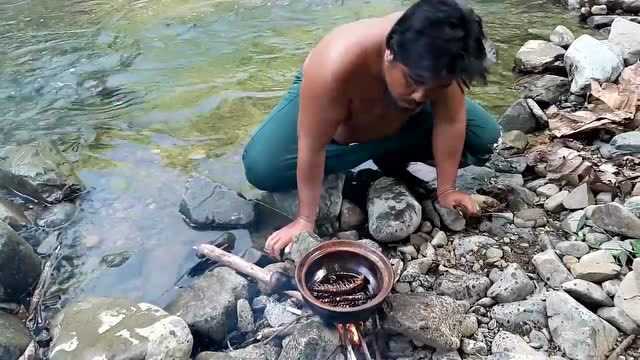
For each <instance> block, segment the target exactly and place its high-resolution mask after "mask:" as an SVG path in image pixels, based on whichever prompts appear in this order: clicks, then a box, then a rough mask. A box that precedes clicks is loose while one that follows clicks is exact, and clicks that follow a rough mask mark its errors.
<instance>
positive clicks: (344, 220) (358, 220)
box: [340, 199, 366, 231]
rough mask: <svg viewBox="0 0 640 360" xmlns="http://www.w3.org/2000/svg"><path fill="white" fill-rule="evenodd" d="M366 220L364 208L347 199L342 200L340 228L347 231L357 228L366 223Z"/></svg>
mask: <svg viewBox="0 0 640 360" xmlns="http://www.w3.org/2000/svg"><path fill="white" fill-rule="evenodd" d="M365 220H366V218H365V214H364V212H363V211H362V209H360V208H359V207H358V206H357V205H355V204H354V203H352V202H351V201H349V200H347V199H344V200H342V208H341V209H340V230H343V231H347V230H351V229H355V228H357V227H359V226H360V225H362V224H364V222H365Z"/></svg>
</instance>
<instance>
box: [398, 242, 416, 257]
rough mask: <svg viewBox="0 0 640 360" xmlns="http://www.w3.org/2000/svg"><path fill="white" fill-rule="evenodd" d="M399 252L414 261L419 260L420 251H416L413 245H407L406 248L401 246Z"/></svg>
mask: <svg viewBox="0 0 640 360" xmlns="http://www.w3.org/2000/svg"><path fill="white" fill-rule="evenodd" d="M398 251H399V252H400V253H402V254H405V255H407V256H409V257H410V258H412V259H417V258H418V251H417V250H416V248H415V246H413V245H406V246H400V247H399V248H398Z"/></svg>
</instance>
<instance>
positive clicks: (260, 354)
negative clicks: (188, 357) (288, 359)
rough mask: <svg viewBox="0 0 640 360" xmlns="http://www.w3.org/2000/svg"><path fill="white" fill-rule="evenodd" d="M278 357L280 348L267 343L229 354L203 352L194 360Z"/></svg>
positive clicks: (270, 358) (275, 359)
mask: <svg viewBox="0 0 640 360" xmlns="http://www.w3.org/2000/svg"><path fill="white" fill-rule="evenodd" d="M279 355H280V348H279V347H277V346H276V345H274V344H273V343H272V342H267V343H265V344H254V345H251V346H247V347H246V348H243V349H238V350H233V351H229V352H213V351H205V352H201V353H200V354H198V356H196V358H195V360H278V356H279Z"/></svg>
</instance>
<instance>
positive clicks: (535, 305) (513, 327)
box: [491, 298, 547, 334]
mask: <svg viewBox="0 0 640 360" xmlns="http://www.w3.org/2000/svg"><path fill="white" fill-rule="evenodd" d="M491 317H492V318H494V319H496V321H497V322H498V323H499V324H500V325H501V326H503V327H504V328H505V329H507V330H509V331H513V332H516V333H518V334H523V333H524V332H525V331H524V330H525V327H526V326H535V327H539V328H544V327H546V326H547V310H546V305H545V302H544V301H543V299H539V298H533V299H530V300H523V301H516V302H512V303H506V304H498V305H496V306H494V307H493V308H492V309H491Z"/></svg>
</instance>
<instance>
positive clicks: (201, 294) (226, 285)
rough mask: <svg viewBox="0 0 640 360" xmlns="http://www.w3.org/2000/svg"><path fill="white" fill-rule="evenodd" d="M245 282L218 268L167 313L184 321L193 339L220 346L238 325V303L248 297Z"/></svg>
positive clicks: (186, 291) (184, 291) (180, 295)
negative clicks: (196, 337) (199, 338)
mask: <svg viewBox="0 0 640 360" xmlns="http://www.w3.org/2000/svg"><path fill="white" fill-rule="evenodd" d="M248 287H249V284H248V282H247V280H246V279H245V278H243V277H242V276H240V275H238V274H237V273H236V272H235V271H233V270H231V269H229V268H227V267H219V268H216V269H214V270H213V271H210V272H208V273H206V274H204V275H202V276H201V277H200V278H198V279H196V280H195V281H194V282H193V283H192V284H191V285H190V286H189V287H188V288H185V289H182V290H181V292H180V293H178V295H177V297H176V299H175V300H174V301H172V302H171V303H170V304H169V305H167V306H166V308H165V309H166V310H167V311H168V312H169V313H171V314H174V315H176V316H179V317H181V318H182V319H184V320H185V321H186V322H187V324H189V327H190V328H191V330H192V331H193V333H194V335H196V336H199V337H201V338H203V339H208V340H210V341H216V342H221V341H223V340H224V339H225V337H226V335H227V333H228V332H229V331H231V330H232V329H234V328H235V325H236V321H237V319H236V303H237V302H238V300H240V299H245V298H247V297H248V295H249V294H248Z"/></svg>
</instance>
